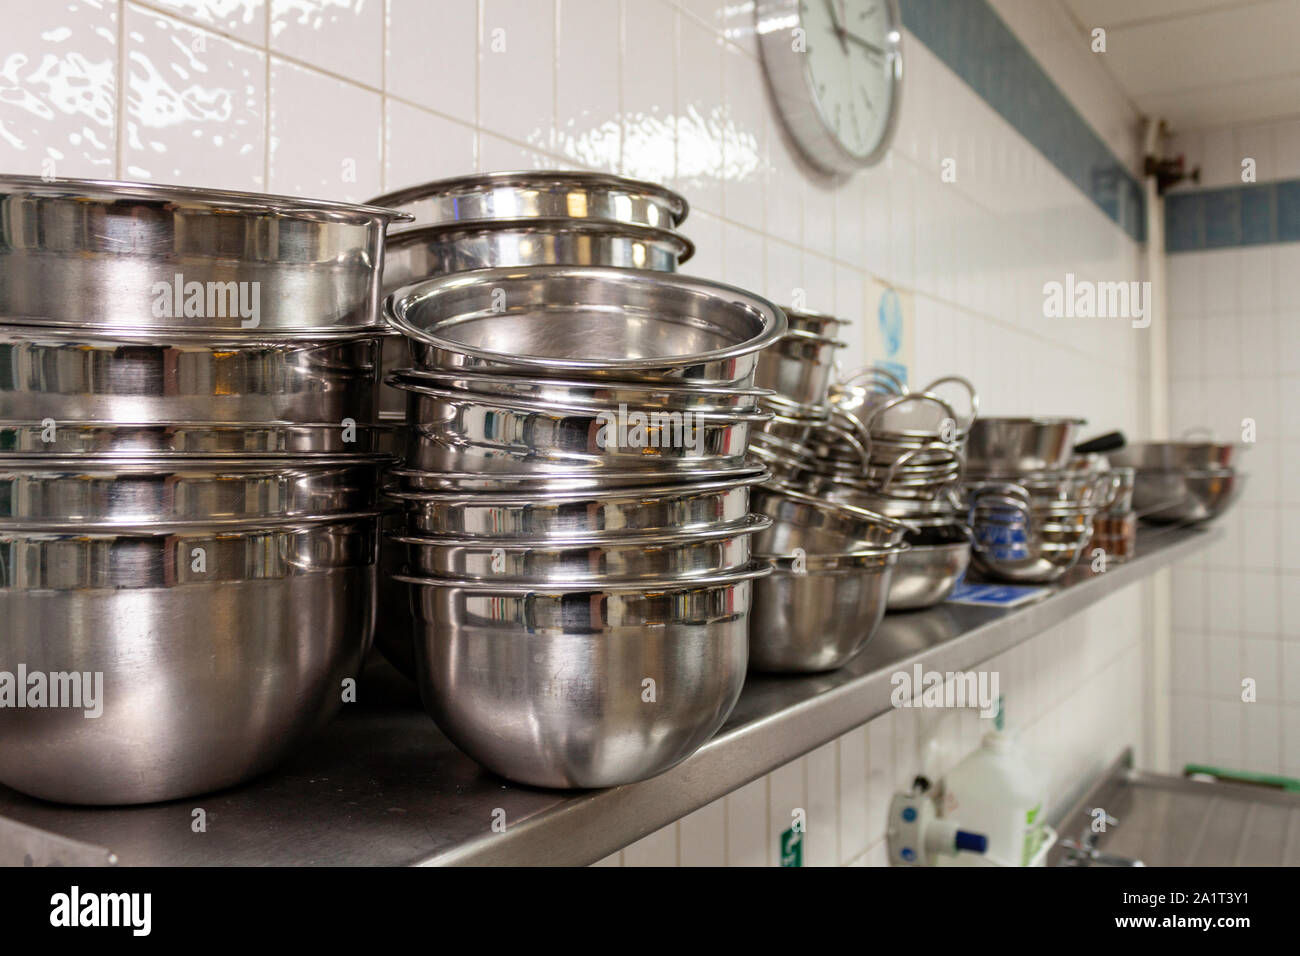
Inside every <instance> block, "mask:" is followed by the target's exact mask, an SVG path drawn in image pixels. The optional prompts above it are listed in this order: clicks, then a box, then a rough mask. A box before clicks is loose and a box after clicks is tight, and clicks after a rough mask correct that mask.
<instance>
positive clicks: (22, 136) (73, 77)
mask: <svg viewBox="0 0 1300 956" xmlns="http://www.w3.org/2000/svg"><path fill="white" fill-rule="evenodd" d="M117 17H118V5H117V4H116V3H114V2H111V0H52V2H45V0H41V2H34V0H29V2H24V3H20V4H19V5H18V8H17V9H14V10H12V11H10V14H9V15H8V16H6V17H5V26H4V44H3V47H0V167H3V168H4V170H5V171H6V172H8V173H25V174H27V175H33V176H45V177H47V178H49V177H55V176H80V177H90V178H97V179H112V178H113V177H114V175H115V172H116V162H117V153H116V150H117V133H116V130H117V82H118V77H117V62H118V48H117Z"/></svg>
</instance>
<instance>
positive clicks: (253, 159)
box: [123, 4, 266, 191]
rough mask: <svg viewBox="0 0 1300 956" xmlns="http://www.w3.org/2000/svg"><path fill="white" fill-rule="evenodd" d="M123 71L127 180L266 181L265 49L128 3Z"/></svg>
mask: <svg viewBox="0 0 1300 956" xmlns="http://www.w3.org/2000/svg"><path fill="white" fill-rule="evenodd" d="M126 71H127V73H126V84H127V87H126V143H125V148H124V150H123V162H124V164H125V168H124V172H125V173H126V175H127V177H128V178H130V179H148V180H154V181H157V182H165V183H183V184H185V185H187V186H208V187H213V188H219V189H244V190H254V191H256V190H260V189H263V188H264V187H265V185H266V54H265V53H263V52H262V51H261V50H255V49H253V48H252V47H249V46H245V45H243V44H242V43H235V42H233V41H231V40H228V39H226V38H225V37H222V36H219V35H217V34H215V33H209V32H207V31H206V30H199V29H195V28H194V27H190V26H186V25H184V24H182V23H180V22H179V21H177V20H174V19H172V18H171V17H165V16H163V15H162V14H159V13H155V12H153V11H151V10H145V9H143V8H140V7H137V6H135V5H133V4H132V5H128V7H127V14H126Z"/></svg>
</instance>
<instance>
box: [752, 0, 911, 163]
mask: <svg viewBox="0 0 1300 956" xmlns="http://www.w3.org/2000/svg"><path fill="white" fill-rule="evenodd" d="M755 18H756V25H757V31H758V34H759V41H760V50H761V51H762V54H763V62H764V66H765V67H766V69H767V72H768V79H769V82H770V84H771V86H772V90H773V93H774V94H775V96H776V100H777V103H778V106H779V108H780V110H781V114H782V116H783V118H784V119H785V121H786V125H787V127H788V128H789V130H790V133H791V134H792V135H793V137H794V139H795V140H796V142H798V144H799V146H800V148H801V149H802V150H803V152H804V153H805V154H806V155H807V156H808V158H809V159H810V160H812V161H813V163H814V164H815V165H818V166H820V167H822V168H824V169H826V170H828V171H830V172H844V171H848V170H851V169H854V168H857V167H861V166H866V165H869V164H870V163H872V162H875V161H877V160H878V159H880V158H881V156H882V155H883V154H884V151H885V149H886V148H887V147H888V145H889V139H890V136H891V134H892V132H893V127H894V121H895V116H896V111H897V108H898V102H897V101H898V98H899V85H900V80H901V76H902V59H901V55H900V52H899V45H900V40H901V35H900V34H901V27H900V25H899V19H898V6H897V0H758V2H757V4H756V7H755Z"/></svg>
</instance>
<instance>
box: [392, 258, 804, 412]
mask: <svg viewBox="0 0 1300 956" xmlns="http://www.w3.org/2000/svg"><path fill="white" fill-rule="evenodd" d="M385 308H386V314H387V315H388V320H389V322H390V323H391V324H392V325H393V326H394V327H395V328H396V329H398V331H400V332H402V333H403V334H404V335H406V336H408V338H410V339H411V340H412V342H411V343H410V345H411V349H412V357H413V359H414V360H415V364H416V365H417V366H418V367H420V368H426V369H433V370H438V369H447V368H468V369H484V370H495V371H499V372H506V373H511V374H522V375H545V376H552V377H558V378H574V377H581V378H590V377H600V378H610V379H615V380H621V381H640V382H644V381H660V382H662V381H679V380H680V381H691V382H696V383H698V384H712V385H724V386H728V387H733V386H734V387H739V388H747V387H749V386H750V385H751V384H752V383H753V377H754V368H755V364H756V362H757V361H758V353H759V352H760V351H761V350H762V349H764V348H766V347H767V346H769V345H771V344H772V343H773V342H775V341H776V340H777V339H779V338H780V337H781V335H783V334H784V333H785V330H786V321H785V315H784V313H782V312H781V310H780V309H778V308H777V307H776V306H774V305H772V304H771V303H770V302H768V301H766V300H765V299H761V298H759V297H758V296H755V295H752V294H751V293H748V292H744V291H742V290H740V289H736V288H733V287H731V286H727V285H722V284H721V283H716V282H709V281H707V280H704V279H695V278H689V277H685V276H680V275H669V274H666V273H662V272H648V271H643V270H636V269H617V268H612V267H607V266H521V267H519V268H500V269H480V270H478V271H476V272H466V273H459V274H455V275H448V276H441V277H439V278H435V279H428V280H426V281H424V282H418V283H416V284H414V285H409V286H406V287H404V288H402V289H399V290H397V291H396V292H394V293H393V294H392V295H390V296H389V297H388V299H387V301H386V305H385Z"/></svg>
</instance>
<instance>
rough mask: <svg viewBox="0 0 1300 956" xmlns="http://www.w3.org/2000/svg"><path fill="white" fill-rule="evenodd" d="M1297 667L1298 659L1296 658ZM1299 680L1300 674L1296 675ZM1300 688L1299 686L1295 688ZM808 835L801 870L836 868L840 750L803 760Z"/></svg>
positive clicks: (832, 746)
mask: <svg viewBox="0 0 1300 956" xmlns="http://www.w3.org/2000/svg"><path fill="white" fill-rule="evenodd" d="M1297 662H1298V663H1300V655H1297ZM1297 679H1298V680H1300V674H1297ZM1298 686H1300V685H1298ZM804 768H805V771H804V772H805V776H806V781H805V782H806V787H807V794H806V800H807V810H808V832H807V834H806V835H805V836H804V866H837V865H839V862H840V855H839V835H840V793H839V786H840V784H839V747H838V746H837V744H836V742H835V741H833V740H832V741H831V742H830V743H828V744H823V745H822V746H820V747H818V748H817V749H816V750H814V751H812V752H810V753H809V754H808V756H807V757H805V758H804Z"/></svg>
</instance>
